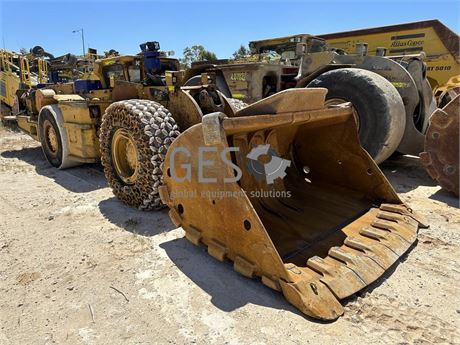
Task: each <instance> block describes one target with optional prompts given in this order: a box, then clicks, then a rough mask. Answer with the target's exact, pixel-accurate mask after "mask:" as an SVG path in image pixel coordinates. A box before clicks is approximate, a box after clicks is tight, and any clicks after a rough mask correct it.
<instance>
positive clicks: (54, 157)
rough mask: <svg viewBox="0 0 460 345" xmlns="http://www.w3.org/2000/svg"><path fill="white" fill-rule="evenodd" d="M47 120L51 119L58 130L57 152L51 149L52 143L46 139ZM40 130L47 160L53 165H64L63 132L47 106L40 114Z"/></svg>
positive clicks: (52, 124)
mask: <svg viewBox="0 0 460 345" xmlns="http://www.w3.org/2000/svg"><path fill="white" fill-rule="evenodd" d="M45 121H49V122H50V124H51V126H52V127H53V129H54V131H55V132H56V138H57V145H58V148H57V151H56V154H53V153H52V150H51V149H50V144H49V142H48V140H46V134H45V128H44V127H45V126H44V124H45ZM38 131H39V137H40V143H41V147H42V151H43V153H44V154H45V157H46V159H47V161H48V162H49V163H50V164H51V165H52V166H53V167H55V168H60V167H61V165H62V160H63V147H62V138H61V133H60V131H59V127H58V125H57V123H56V120H55V119H54V116H53V115H52V114H51V112H50V111H49V110H48V109H46V108H45V109H43V110H42V111H41V112H40V116H39V118H38Z"/></svg>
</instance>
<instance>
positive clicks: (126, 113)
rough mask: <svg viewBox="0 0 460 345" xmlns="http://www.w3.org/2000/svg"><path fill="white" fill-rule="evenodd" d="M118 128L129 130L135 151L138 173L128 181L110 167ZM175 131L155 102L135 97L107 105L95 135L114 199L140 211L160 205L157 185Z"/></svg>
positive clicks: (174, 127) (160, 179) (167, 114)
mask: <svg viewBox="0 0 460 345" xmlns="http://www.w3.org/2000/svg"><path fill="white" fill-rule="evenodd" d="M118 128H124V129H125V130H127V131H128V132H129V134H130V135H131V136H132V138H133V139H134V141H135V145H136V149H137V152H138V153H139V166H140V168H139V174H138V177H137V179H136V180H135V181H134V183H132V184H126V183H124V182H123V181H122V179H121V178H120V177H119V176H118V174H117V172H116V170H115V167H114V166H113V162H112V152H111V146H112V137H113V134H114V133H115V131H116V130H117V129H118ZM179 134H180V132H179V128H178V126H177V124H176V122H175V120H174V118H173V117H172V115H171V113H170V112H169V110H168V109H166V108H165V107H164V106H162V105H161V104H159V103H157V102H154V101H148V100H138V99H135V100H128V101H120V102H115V103H112V104H111V105H110V106H109V107H108V108H107V110H106V112H105V114H104V115H103V120H102V125H101V130H100V138H99V140H100V148H101V162H102V165H103V167H104V173H105V176H106V178H107V182H108V184H109V186H110V187H111V188H112V190H113V193H114V194H115V196H116V197H117V198H118V199H120V200H122V201H123V202H125V203H126V204H128V205H130V206H133V207H137V208H139V209H143V210H150V209H160V208H162V207H163V206H164V205H163V204H162V202H161V200H160V196H159V194H158V187H159V186H160V185H161V184H162V183H163V164H164V159H165V155H166V151H167V150H168V148H169V146H170V145H171V143H172V142H173V140H174V139H175V138H176V137H177V136H178V135H179Z"/></svg>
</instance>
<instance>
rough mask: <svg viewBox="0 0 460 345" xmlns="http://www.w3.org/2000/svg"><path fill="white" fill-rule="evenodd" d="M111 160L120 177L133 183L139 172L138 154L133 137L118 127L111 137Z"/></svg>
mask: <svg viewBox="0 0 460 345" xmlns="http://www.w3.org/2000/svg"><path fill="white" fill-rule="evenodd" d="M112 162H113V165H114V167H115V171H116V173H117V175H118V177H120V179H121V180H122V181H123V182H124V183H126V184H134V182H135V181H136V179H137V176H138V173H139V155H138V152H137V149H136V144H135V141H134V139H133V137H132V136H131V135H130V134H129V133H128V131H127V130H125V129H123V128H120V129H117V130H116V131H115V133H114V134H113V137H112Z"/></svg>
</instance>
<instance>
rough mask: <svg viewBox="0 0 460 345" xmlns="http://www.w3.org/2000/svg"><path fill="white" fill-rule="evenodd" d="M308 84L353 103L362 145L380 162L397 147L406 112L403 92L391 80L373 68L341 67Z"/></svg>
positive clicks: (328, 94)
mask: <svg viewBox="0 0 460 345" xmlns="http://www.w3.org/2000/svg"><path fill="white" fill-rule="evenodd" d="M308 87H324V88H327V89H328V90H329V91H328V93H327V97H326V98H327V99H329V100H334V99H340V100H343V101H344V102H351V103H352V104H353V108H354V109H355V110H356V113H357V114H358V119H359V120H358V124H359V139H360V142H361V145H362V146H363V147H364V148H365V149H366V151H367V152H368V153H369V154H370V155H371V156H372V158H374V160H375V161H376V162H377V163H381V162H383V161H384V160H385V159H387V158H388V157H389V156H390V155H391V154H392V153H393V152H394V151H395V150H396V148H397V147H398V145H399V143H400V142H401V139H402V137H403V135H404V127H405V123H406V115H405V111H404V104H403V101H402V99H401V96H400V95H399V94H398V92H397V90H396V89H395V87H394V86H393V85H391V83H390V82H389V81H388V80H386V79H385V78H383V77H382V76H380V75H378V74H376V73H374V72H370V71H366V70H362V69H357V68H341V69H336V70H332V71H329V72H326V73H324V74H321V75H320V76H319V77H317V78H316V79H314V80H313V81H311V82H310V84H308Z"/></svg>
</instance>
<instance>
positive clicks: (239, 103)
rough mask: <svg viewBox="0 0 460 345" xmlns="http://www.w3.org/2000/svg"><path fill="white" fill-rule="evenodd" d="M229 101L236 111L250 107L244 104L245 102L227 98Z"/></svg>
mask: <svg viewBox="0 0 460 345" xmlns="http://www.w3.org/2000/svg"><path fill="white" fill-rule="evenodd" d="M227 100H228V102H229V103H230V104H231V105H232V106H233V108H235V111H240V110H241V109H243V108H246V107H247V106H248V104H247V103H244V102H243V101H240V100H239V99H236V98H227Z"/></svg>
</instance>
